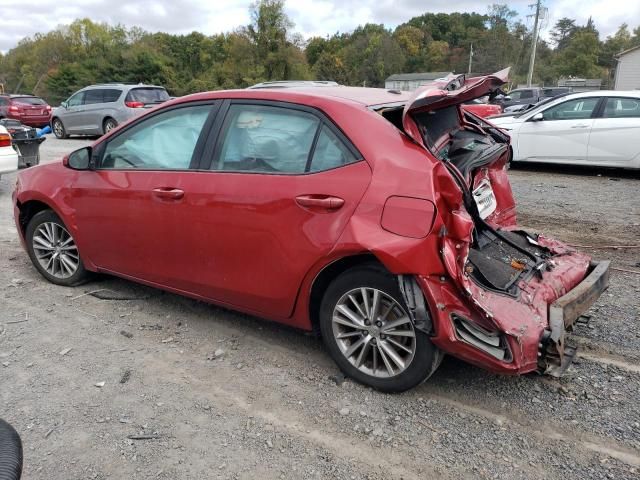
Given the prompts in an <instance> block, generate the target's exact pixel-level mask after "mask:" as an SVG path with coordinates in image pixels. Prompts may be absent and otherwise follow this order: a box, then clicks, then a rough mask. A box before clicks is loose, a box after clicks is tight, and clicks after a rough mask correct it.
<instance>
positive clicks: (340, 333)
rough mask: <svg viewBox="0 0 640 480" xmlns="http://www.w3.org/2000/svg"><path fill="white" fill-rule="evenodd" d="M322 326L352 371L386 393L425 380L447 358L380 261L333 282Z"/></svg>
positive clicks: (331, 346)
mask: <svg viewBox="0 0 640 480" xmlns="http://www.w3.org/2000/svg"><path fill="white" fill-rule="evenodd" d="M320 330H321V333H322V337H323V340H324V343H325V345H326V347H327V349H328V350H329V354H330V355H331V357H332V358H333V359H334V361H335V362H336V363H337V364H338V366H339V367H340V369H341V370H342V371H343V372H344V373H345V374H346V375H348V376H349V377H351V378H353V379H354V380H356V381H358V382H360V383H363V384H365V385H368V386H371V387H373V388H375V389H378V390H381V391H384V392H402V391H405V390H408V389H410V388H413V387H415V386H416V385H419V384H420V383H422V382H424V381H425V380H426V379H427V378H429V377H430V376H431V374H433V372H434V371H435V370H436V368H437V367H438V365H439V363H440V360H441V359H442V353H441V352H440V350H438V348H437V347H435V346H434V345H433V344H432V343H431V340H430V339H429V337H428V335H427V334H425V333H424V332H421V331H419V330H416V329H415V327H414V325H413V322H412V321H411V319H410V317H409V315H408V314H407V308H406V306H405V302H404V300H403V298H402V295H401V294H400V291H399V288H398V284H397V280H396V279H395V278H394V277H393V276H392V275H389V274H388V273H387V272H385V271H384V270H382V269H381V268H380V267H377V266H375V265H371V266H363V267H357V268H354V269H351V270H348V271H347V272H345V273H343V274H342V275H340V276H339V277H338V278H336V279H335V280H334V281H333V283H332V284H331V285H330V286H329V288H328V289H327V291H326V293H325V295H324V298H323V301H322V306H321V309H320Z"/></svg>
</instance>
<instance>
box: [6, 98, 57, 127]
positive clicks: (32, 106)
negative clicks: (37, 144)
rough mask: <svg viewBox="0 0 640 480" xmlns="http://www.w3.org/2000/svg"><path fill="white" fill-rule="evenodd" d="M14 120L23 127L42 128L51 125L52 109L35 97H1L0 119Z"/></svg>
mask: <svg viewBox="0 0 640 480" xmlns="http://www.w3.org/2000/svg"><path fill="white" fill-rule="evenodd" d="M2 118H12V119H14V120H19V121H20V123H22V124H23V125H28V126H30V127H36V128H41V127H45V126H47V125H49V121H50V120H51V107H50V106H49V105H48V104H47V102H45V101H44V100H43V99H41V98H40V97H34V96H33V95H0V119H2Z"/></svg>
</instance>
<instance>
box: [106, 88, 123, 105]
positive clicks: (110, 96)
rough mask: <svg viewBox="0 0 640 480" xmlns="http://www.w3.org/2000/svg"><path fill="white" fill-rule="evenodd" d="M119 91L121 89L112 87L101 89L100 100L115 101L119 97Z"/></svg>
mask: <svg viewBox="0 0 640 480" xmlns="http://www.w3.org/2000/svg"><path fill="white" fill-rule="evenodd" d="M121 93H122V90H115V89H112V88H108V89H105V90H102V101H103V102H104V103H111V102H115V101H116V100H118V98H120V94H121Z"/></svg>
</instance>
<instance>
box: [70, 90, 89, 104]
mask: <svg viewBox="0 0 640 480" xmlns="http://www.w3.org/2000/svg"><path fill="white" fill-rule="evenodd" d="M84 94H85V92H80V93H76V94H75V95H72V96H71V98H69V100H67V106H68V107H77V106H78V105H82V104H83V103H84Z"/></svg>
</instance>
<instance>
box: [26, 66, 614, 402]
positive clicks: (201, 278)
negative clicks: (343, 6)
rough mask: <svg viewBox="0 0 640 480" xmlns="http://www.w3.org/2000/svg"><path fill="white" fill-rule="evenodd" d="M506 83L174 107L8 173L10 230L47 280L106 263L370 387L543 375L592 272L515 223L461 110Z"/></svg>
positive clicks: (199, 100) (225, 97)
mask: <svg viewBox="0 0 640 480" xmlns="http://www.w3.org/2000/svg"><path fill="white" fill-rule="evenodd" d="M505 76H506V75H505V73H504V72H500V73H499V74H496V75H494V76H486V77H478V78H470V79H465V78H464V76H459V77H452V78H448V79H446V80H443V81H440V82H436V83H434V84H432V85H429V86H427V87H425V88H424V89H422V90H420V91H418V92H415V93H414V94H413V95H412V94H409V93H405V92H396V91H387V90H383V89H371V88H353V87H327V88H306V89H305V88H301V89H299V90H294V89H278V90H268V89H267V90H242V91H240V90H235V91H218V92H209V93H200V94H196V95H191V96H188V97H183V98H179V99H175V100H173V101H171V102H168V103H167V104H165V105H162V106H160V107H157V108H155V109H154V110H152V111H150V112H149V113H146V114H145V115H143V116H141V117H140V118H136V119H134V120H132V121H130V122H128V123H126V124H123V125H121V126H119V127H118V128H116V129H114V130H113V131H112V132H110V133H109V134H107V135H105V136H104V137H102V138H101V139H100V140H98V141H97V142H96V143H95V144H94V145H93V146H92V147H87V148H83V149H80V150H77V151H75V152H73V153H71V154H70V155H69V156H68V157H66V158H64V159H63V160H62V161H61V162H57V163H53V164H48V165H41V166H38V167H35V168H32V169H29V170H27V171H23V172H21V173H20V174H19V175H18V181H17V185H16V189H15V192H14V196H13V199H14V205H15V221H16V225H17V226H18V230H19V232H20V236H21V239H22V242H23V244H24V246H25V247H26V250H27V252H28V253H29V256H30V257H31V260H32V262H33V264H34V265H35V267H36V268H37V270H38V271H39V272H40V273H41V274H42V275H43V276H44V277H45V278H46V279H48V280H49V281H51V282H53V283H56V284H59V285H75V284H78V283H79V282H81V281H82V280H83V279H85V278H86V277H87V274H88V273H89V272H101V273H107V274H111V275H117V276H120V277H123V278H126V279H129V280H133V281H136V282H140V283H144V284H147V285H151V286H154V287H158V288H162V289H165V290H168V291H171V292H177V293H180V294H184V295H187V296H189V297H192V298H196V299H200V300H205V301H207V302H211V303H215V304H218V305H223V306H225V307H228V308H231V309H235V310H239V311H243V312H247V313H250V314H254V315H258V316H261V317H265V318H268V319H271V320H275V321H277V322H282V323H284V324H288V325H292V326H294V327H298V328H300V329H304V330H315V331H317V332H319V333H320V334H321V335H322V338H323V339H324V342H325V344H326V347H327V349H328V351H329V353H330V355H331V356H332V357H333V358H334V360H335V361H336V363H337V364H338V365H339V367H340V368H341V369H342V370H343V371H344V372H345V373H346V374H347V375H349V376H351V377H352V378H354V379H356V380H358V381H360V382H362V383H364V384H367V385H370V386H372V387H375V388H377V389H380V390H383V391H391V392H396V391H402V390H406V389H409V388H411V387H413V386H415V385H417V384H419V383H420V382H422V381H424V380H425V379H427V378H428V377H429V376H430V375H431V374H432V373H433V372H434V371H435V369H436V368H437V367H438V365H439V364H440V361H441V359H442V357H443V355H444V354H450V355H453V356H455V357H458V358H460V359H463V360H465V361H468V362H470V363H473V364H475V365H478V366H481V367H483V368H486V369H488V370H491V371H493V372H499V373H505V374H522V373H526V372H531V371H536V370H538V371H541V372H547V373H553V374H556V375H557V374H560V373H561V372H562V371H563V369H564V368H566V366H567V365H568V363H569V361H570V359H571V357H572V354H573V352H574V351H573V350H572V349H571V348H570V347H568V346H567V345H566V343H565V342H566V332H567V330H569V329H570V328H571V326H572V325H573V323H574V322H575V321H576V320H577V319H578V317H579V316H580V315H581V314H582V313H583V312H584V311H585V310H586V309H587V308H588V307H589V306H590V305H591V304H592V303H593V302H594V301H595V300H596V299H597V298H598V296H599V295H600V294H601V293H602V291H603V290H604V289H605V288H606V287H607V284H608V264H607V263H606V262H601V263H594V262H592V260H591V259H590V258H589V257H588V256H587V255H585V254H583V253H580V252H577V251H575V250H574V249H573V248H571V247H569V246H567V245H564V244H562V243H560V242H558V241H555V240H553V239H551V238H549V237H546V236H544V235H538V234H535V233H529V232H524V231H522V230H521V229H520V228H518V226H517V224H516V213H515V204H514V199H513V196H512V193H511V187H510V186H509V179H508V175H507V164H508V162H509V158H510V155H511V153H510V152H511V150H510V146H509V137H508V136H507V135H506V134H504V133H503V132H502V131H501V130H499V129H497V128H495V127H493V126H492V125H491V124H489V123H486V122H484V121H482V120H481V119H478V117H475V116H472V115H465V113H464V111H463V110H462V109H461V107H460V105H461V104H462V103H463V102H464V101H467V100H470V99H472V98H477V97H479V96H482V95H485V94H487V93H488V92H489V91H491V90H492V89H494V88H497V87H498V86H499V85H501V84H502V83H504V81H505V80H506V78H505Z"/></svg>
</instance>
